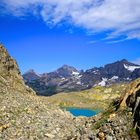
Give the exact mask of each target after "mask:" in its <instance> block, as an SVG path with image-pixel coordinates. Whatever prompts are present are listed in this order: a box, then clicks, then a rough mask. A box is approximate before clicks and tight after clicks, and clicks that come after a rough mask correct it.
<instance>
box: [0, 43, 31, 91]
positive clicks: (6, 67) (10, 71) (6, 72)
mask: <svg viewBox="0 0 140 140" xmlns="http://www.w3.org/2000/svg"><path fill="white" fill-rule="evenodd" d="M0 81H1V82H0V84H1V85H3V86H4V87H5V86H6V88H10V89H11V90H12V89H13V90H14V89H16V90H20V91H23V92H29V91H31V92H33V90H32V89H30V88H29V87H27V86H26V85H25V84H24V81H23V78H22V76H21V74H20V71H19V68H18V65H17V63H16V61H15V60H14V59H13V58H12V57H11V56H10V55H9V53H8V52H7V50H6V49H5V48H4V46H3V45H0ZM1 90H4V88H3V89H2V88H1Z"/></svg>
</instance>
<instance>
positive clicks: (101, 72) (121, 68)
mask: <svg viewBox="0 0 140 140" xmlns="http://www.w3.org/2000/svg"><path fill="white" fill-rule="evenodd" d="M138 77H140V65H137V64H134V63H131V62H128V61H127V60H126V59H123V60H120V61H116V62H114V63H111V64H107V65H105V66H103V67H99V68H98V67H94V68H92V69H88V70H86V71H83V70H80V71H79V70H77V69H76V68H74V67H72V66H68V65H63V66H62V67H60V68H59V69H57V70H56V71H53V72H50V73H44V74H37V73H36V72H35V71H34V70H29V71H28V72H26V73H25V74H23V78H24V81H25V83H26V84H27V85H28V86H30V87H31V88H33V89H34V90H35V91H36V92H37V94H38V95H45V96H49V95H53V94H56V93H59V92H70V91H79V90H85V89H90V88H92V87H95V86H108V85H111V84H115V83H124V82H130V81H132V80H135V79H136V78H138Z"/></svg>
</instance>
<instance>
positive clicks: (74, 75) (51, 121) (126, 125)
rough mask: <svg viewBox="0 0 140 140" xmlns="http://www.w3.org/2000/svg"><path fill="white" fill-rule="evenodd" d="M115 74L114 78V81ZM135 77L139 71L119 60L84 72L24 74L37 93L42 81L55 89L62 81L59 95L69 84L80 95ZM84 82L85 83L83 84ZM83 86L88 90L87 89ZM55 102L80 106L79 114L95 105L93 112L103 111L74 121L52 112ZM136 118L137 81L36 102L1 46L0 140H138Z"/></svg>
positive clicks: (60, 112)
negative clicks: (34, 85)
mask: <svg viewBox="0 0 140 140" xmlns="http://www.w3.org/2000/svg"><path fill="white" fill-rule="evenodd" d="M111 67H112V68H111ZM116 71H117V73H116V74H117V75H114V73H115V72H116ZM137 71H139V66H138V65H134V64H132V63H129V62H127V61H126V60H123V61H119V62H116V63H114V64H111V65H106V66H105V67H104V68H99V69H98V68H94V69H91V70H88V71H86V72H79V71H77V70H76V69H74V68H73V67H68V66H63V67H62V68H60V69H58V70H57V71H56V72H53V73H49V74H43V75H37V74H35V73H34V72H33V71H30V72H29V73H26V79H28V81H29V82H33V81H34V80H35V81H36V83H37V82H38V83H39V85H38V86H39V88H40V87H41V86H40V85H41V82H42V81H43V82H44V83H45V80H46V83H48V81H49V84H50V85H56V83H57V85H56V86H58V83H59V81H60V80H61V82H62V81H63V80H62V78H63V79H64V78H65V79H67V80H65V79H64V80H65V81H67V82H64V83H65V84H64V83H63V82H62V83H63V84H62V83H61V84H60V85H59V87H63V88H62V89H65V88H66V87H67V86H68V85H71V86H70V87H72V85H74V84H73V83H74V82H84V84H83V85H84V86H82V84H80V83H77V85H76V88H77V86H80V87H81V89H85V88H90V87H91V86H95V84H98V85H105V84H103V83H104V82H105V83H108V84H111V83H110V81H111V82H112V81H113V82H114V80H115V81H117V82H124V81H126V82H128V78H130V79H131V78H134V79H135V78H136V76H137V73H136V72H137ZM121 72H122V73H123V75H122V74H121ZM96 73H98V74H96ZM100 73H102V74H104V75H101V74H100ZM129 74H130V75H131V76H129ZM46 75H48V78H46V77H47V76H46ZM92 75H93V76H97V77H99V78H97V79H98V82H96V81H95V82H91V83H90V81H93V79H94V80H95V77H93V78H90V76H91V77H92ZM88 76H89V79H90V80H89V82H88V80H86V81H84V78H85V77H88ZM112 77H113V78H112ZM24 78H25V75H24ZM103 78H106V80H104V79H103ZM74 80H75V81H74ZM40 81H41V82H40ZM71 81H72V82H71ZM87 83H88V84H89V87H86V85H87ZM49 84H48V85H49ZM36 85H37V84H36ZM48 85H47V86H48ZM43 87H44V85H42V87H41V88H43ZM36 88H37V89H38V87H36ZM45 88H46V87H45ZM71 89H74V88H71ZM42 90H44V89H42ZM44 91H45V90H44ZM57 101H58V102H60V105H61V106H64V105H65V106H67V107H69V106H71V105H73V106H75V107H76V106H77V105H79V107H81V108H83V107H84V108H85V107H86V108H90V107H91V108H92V107H93V105H94V109H97V108H99V106H100V107H101V106H102V107H103V106H104V111H101V112H100V113H99V114H97V115H96V116H92V117H84V116H81V117H76V116H73V115H72V114H71V113H69V112H68V111H66V110H65V109H62V108H60V105H59V106H57V103H58V102H57ZM62 101H63V103H64V102H65V103H67V104H63V103H62ZM72 101H73V102H72ZM68 103H71V104H68ZM72 103H73V104H72ZM139 118H140V79H136V80H134V81H132V82H130V83H126V84H122V83H119V84H114V85H109V86H108V87H101V86H96V87H93V88H91V89H88V90H84V91H80V92H73V93H72V94H66V93H60V94H57V95H54V96H51V97H45V96H37V95H36V93H35V91H34V90H32V89H31V88H29V87H28V86H27V85H25V83H24V81H23V78H22V76H21V74H20V70H19V68H18V65H17V63H16V61H15V60H14V59H13V58H12V57H11V56H10V55H9V53H8V51H7V50H6V49H5V48H4V46H3V45H0V140H139V138H140V119H139Z"/></svg>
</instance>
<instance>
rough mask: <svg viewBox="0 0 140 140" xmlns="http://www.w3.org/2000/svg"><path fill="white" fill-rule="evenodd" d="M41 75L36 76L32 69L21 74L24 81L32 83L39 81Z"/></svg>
mask: <svg viewBox="0 0 140 140" xmlns="http://www.w3.org/2000/svg"><path fill="white" fill-rule="evenodd" d="M40 77H41V75H39V74H37V73H36V72H35V71H34V70H33V69H30V70H29V71H27V72H26V73H25V74H23V78H24V81H25V82H26V81H32V80H36V79H39V78H40Z"/></svg>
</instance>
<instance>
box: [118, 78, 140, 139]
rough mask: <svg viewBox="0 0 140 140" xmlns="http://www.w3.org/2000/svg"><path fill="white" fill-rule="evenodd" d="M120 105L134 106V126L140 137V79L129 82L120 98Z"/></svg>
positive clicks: (122, 106)
mask: <svg viewBox="0 0 140 140" xmlns="http://www.w3.org/2000/svg"><path fill="white" fill-rule="evenodd" d="M120 107H121V108H124V107H129V108H132V113H133V119H134V127H135V128H136V131H137V133H138V135H139V137H140V79H137V80H135V81H133V82H132V83H130V84H129V86H128V88H127V90H126V92H125V93H124V94H123V95H122V97H121V98H120Z"/></svg>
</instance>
